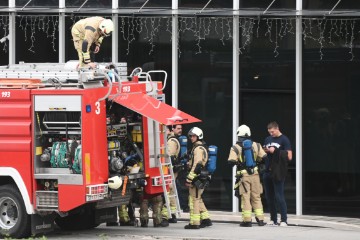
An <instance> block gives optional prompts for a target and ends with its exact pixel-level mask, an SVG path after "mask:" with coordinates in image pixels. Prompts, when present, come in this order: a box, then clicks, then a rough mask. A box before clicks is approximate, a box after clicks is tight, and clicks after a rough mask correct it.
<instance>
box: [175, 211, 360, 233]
mask: <svg viewBox="0 0 360 240" xmlns="http://www.w3.org/2000/svg"><path fill="white" fill-rule="evenodd" d="M209 213H210V218H211V220H212V221H213V222H220V223H226V222H229V223H240V221H241V219H242V218H241V213H239V212H238V213H233V212H224V211H209ZM188 219H189V213H181V215H180V217H179V220H184V221H188ZM254 221H255V219H253V224H255V222H254ZM268 221H270V215H269V214H266V213H265V222H268ZM279 222H280V221H279ZM288 225H289V226H305V227H324V228H333V229H338V230H354V231H360V219H359V218H346V217H329V216H318V215H295V214H288Z"/></svg>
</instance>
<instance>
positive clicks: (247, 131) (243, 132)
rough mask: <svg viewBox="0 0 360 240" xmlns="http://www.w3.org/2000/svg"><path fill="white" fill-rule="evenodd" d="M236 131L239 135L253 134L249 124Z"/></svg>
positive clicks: (248, 135) (247, 135)
mask: <svg viewBox="0 0 360 240" xmlns="http://www.w3.org/2000/svg"><path fill="white" fill-rule="evenodd" d="M236 133H237V135H238V137H250V136H251V131H250V128H249V127H248V126H246V125H245V124H243V125H241V126H240V127H238V129H237V131H236Z"/></svg>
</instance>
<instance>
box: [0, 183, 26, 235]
mask: <svg viewBox="0 0 360 240" xmlns="http://www.w3.org/2000/svg"><path fill="white" fill-rule="evenodd" d="M30 227H31V219H30V215H28V214H27V213H26V208H25V205H24V201H23V199H22V197H21V194H20V192H19V190H18V189H17V187H16V186H14V185H11V184H7V185H3V186H0V236H10V237H12V238H23V237H28V236H29V235H30Z"/></svg>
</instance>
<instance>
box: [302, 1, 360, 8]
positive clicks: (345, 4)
mask: <svg viewBox="0 0 360 240" xmlns="http://www.w3.org/2000/svg"><path fill="white" fill-rule="evenodd" d="M302 1H303V9H323V10H331V9H332V8H333V7H334V6H335V4H336V3H337V2H338V1H328V0H302ZM336 9H337V10H339V9H360V2H359V1H354V0H341V2H340V3H339V4H338V5H337V6H336Z"/></svg>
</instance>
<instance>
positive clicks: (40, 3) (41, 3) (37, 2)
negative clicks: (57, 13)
mask: <svg viewBox="0 0 360 240" xmlns="http://www.w3.org/2000/svg"><path fill="white" fill-rule="evenodd" d="M26 4H27V7H45V6H46V7H58V6H59V0H32V1H30V2H29V0H16V1H15V5H16V7H24V6H25V5H26Z"/></svg>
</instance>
